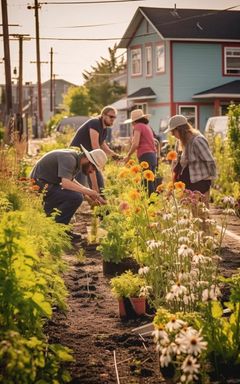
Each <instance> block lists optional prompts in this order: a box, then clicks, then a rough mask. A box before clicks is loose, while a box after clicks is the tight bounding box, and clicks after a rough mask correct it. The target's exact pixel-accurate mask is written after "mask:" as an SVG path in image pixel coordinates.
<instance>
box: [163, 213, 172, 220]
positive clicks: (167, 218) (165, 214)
mask: <svg viewBox="0 0 240 384" xmlns="http://www.w3.org/2000/svg"><path fill="white" fill-rule="evenodd" d="M172 218H173V215H172V214H171V213H164V214H163V216H162V219H163V220H166V221H168V220H171V219H172Z"/></svg>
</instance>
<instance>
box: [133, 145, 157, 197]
mask: <svg viewBox="0 0 240 384" xmlns="http://www.w3.org/2000/svg"><path fill="white" fill-rule="evenodd" d="M138 161H139V163H141V162H142V161H146V162H147V163H148V165H149V169H150V170H151V171H152V172H153V173H154V175H155V172H156V168H157V154H156V152H147V153H143V154H142V155H141V156H140V157H139V159H138ZM144 186H145V187H146V188H147V189H148V195H149V196H150V195H151V193H153V192H155V190H156V186H155V182H154V181H147V180H144Z"/></svg>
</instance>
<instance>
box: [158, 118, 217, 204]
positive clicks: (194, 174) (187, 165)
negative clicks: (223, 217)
mask: <svg viewBox="0 0 240 384" xmlns="http://www.w3.org/2000/svg"><path fill="white" fill-rule="evenodd" d="M167 132H171V133H172V135H173V136H174V137H175V138H176V139H177V140H178V142H179V147H180V151H179V153H178V161H177V163H176V164H175V166H174V167H173V177H174V181H182V182H184V183H185V186H186V189H188V190H191V191H198V192H201V193H202V194H203V195H204V196H205V200H206V204H208V199H209V191H210V187H211V183H212V180H213V179H215V178H216V163H215V160H214V158H213V156H212V154H211V152H210V149H209V145H208V142H207V139H206V138H205V137H204V136H203V135H202V134H201V132H199V131H198V130H197V129H195V128H193V127H192V126H191V124H189V122H188V121H187V118H186V117H185V116H183V115H175V116H172V117H171V118H170V120H169V123H168V128H167V130H166V131H165V133H167Z"/></svg>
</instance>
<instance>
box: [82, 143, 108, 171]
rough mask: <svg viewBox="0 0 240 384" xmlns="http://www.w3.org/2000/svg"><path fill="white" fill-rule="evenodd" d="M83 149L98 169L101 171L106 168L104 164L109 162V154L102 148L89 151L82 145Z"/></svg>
mask: <svg viewBox="0 0 240 384" xmlns="http://www.w3.org/2000/svg"><path fill="white" fill-rule="evenodd" d="M81 149H82V150H83V152H84V154H85V155H86V157H87V159H88V160H89V161H90V163H92V164H93V165H95V167H96V168H97V170H98V171H101V170H102V169H103V168H104V165H105V164H106V162H107V155H106V153H105V152H104V151H103V150H102V149H100V148H98V149H93V150H92V151H88V150H87V149H86V148H84V146H83V145H81Z"/></svg>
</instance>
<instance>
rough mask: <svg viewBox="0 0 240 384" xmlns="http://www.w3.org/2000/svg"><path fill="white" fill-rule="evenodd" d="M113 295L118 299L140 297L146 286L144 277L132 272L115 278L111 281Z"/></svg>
mask: <svg viewBox="0 0 240 384" xmlns="http://www.w3.org/2000/svg"><path fill="white" fill-rule="evenodd" d="M110 284H111V289H112V293H113V295H114V296H115V297H116V298H122V297H128V298H129V297H139V295H140V294H141V292H142V288H143V287H144V286H145V285H146V282H145V280H144V278H143V277H141V276H140V275H138V274H134V273H133V272H131V271H127V272H124V273H123V274H122V275H120V276H117V277H113V278H112V279H111V281H110Z"/></svg>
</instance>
